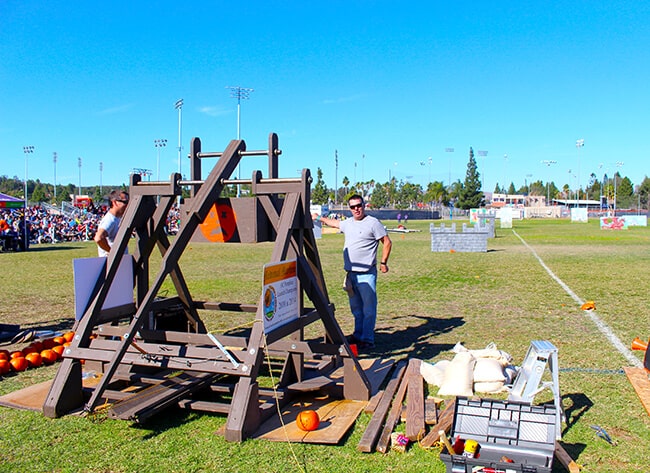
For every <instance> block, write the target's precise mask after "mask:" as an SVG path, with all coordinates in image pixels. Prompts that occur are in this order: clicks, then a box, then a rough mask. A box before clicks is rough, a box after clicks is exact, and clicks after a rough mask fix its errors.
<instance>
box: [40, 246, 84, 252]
mask: <svg viewBox="0 0 650 473" xmlns="http://www.w3.org/2000/svg"><path fill="white" fill-rule="evenodd" d="M78 249H79V248H78V247H74V246H65V245H44V246H30V247H29V249H28V250H27V252H28V253H40V252H44V251H59V250H78Z"/></svg>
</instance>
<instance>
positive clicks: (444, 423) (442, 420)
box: [420, 399, 456, 448]
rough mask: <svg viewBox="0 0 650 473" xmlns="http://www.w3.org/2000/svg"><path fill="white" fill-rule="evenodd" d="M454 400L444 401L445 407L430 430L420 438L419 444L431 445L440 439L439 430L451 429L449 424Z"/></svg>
mask: <svg viewBox="0 0 650 473" xmlns="http://www.w3.org/2000/svg"><path fill="white" fill-rule="evenodd" d="M455 401H456V400H455V399H451V400H449V401H445V408H444V410H443V411H442V413H441V414H440V416H439V417H438V423H437V424H436V425H434V426H433V427H432V428H431V431H430V432H429V433H428V434H427V435H426V436H425V437H424V438H423V439H422V440H420V445H421V446H422V447H425V448H428V447H431V446H432V445H433V444H434V443H436V442H437V441H438V440H440V434H439V433H438V432H439V431H441V430H444V431H445V432H448V431H449V430H450V429H451V425H452V423H453V422H454V410H455V407H454V406H455V403H456V402H455Z"/></svg>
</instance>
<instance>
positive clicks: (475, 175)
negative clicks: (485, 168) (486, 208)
mask: <svg viewBox="0 0 650 473" xmlns="http://www.w3.org/2000/svg"><path fill="white" fill-rule="evenodd" d="M481 204H483V191H481V180H480V174H479V172H478V169H477V167H476V159H474V150H473V149H472V148H471V147H470V148H469V161H468V162H467V172H466V173H465V182H464V183H463V187H462V189H461V190H460V195H459V196H458V202H457V204H456V207H459V208H461V209H464V210H468V209H474V208H477V207H480V206H481Z"/></svg>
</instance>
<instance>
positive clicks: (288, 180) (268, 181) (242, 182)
mask: <svg viewBox="0 0 650 473" xmlns="http://www.w3.org/2000/svg"><path fill="white" fill-rule="evenodd" d="M299 182H302V178H300V177H295V178H289V177H284V178H275V179H269V178H267V179H260V180H259V181H258V183H259V184H296V183H299ZM204 183H205V181H178V185H179V186H195V185H199V184H204ZM252 183H253V180H252V179H223V180H222V181H221V184H223V185H226V186H229V185H247V184H252ZM140 184H145V183H144V182H139V183H138V185H140ZM151 184H156V183H155V182H152V183H151Z"/></svg>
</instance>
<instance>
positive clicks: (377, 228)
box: [339, 215, 387, 273]
mask: <svg viewBox="0 0 650 473" xmlns="http://www.w3.org/2000/svg"><path fill="white" fill-rule="evenodd" d="M339 228H340V230H341V233H343V234H345V245H344V246H343V267H344V268H345V270H346V271H357V272H362V273H365V272H367V271H370V270H371V269H373V268H374V266H376V264H377V247H378V246H379V240H381V239H382V238H383V237H385V236H386V234H387V233H386V229H385V228H384V226H383V225H382V224H381V222H380V221H379V220H377V219H376V218H375V217H371V216H370V215H366V216H365V217H364V218H363V219H362V220H355V219H354V218H348V219H347V220H343V221H342V222H341V223H340V225H339Z"/></svg>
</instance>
